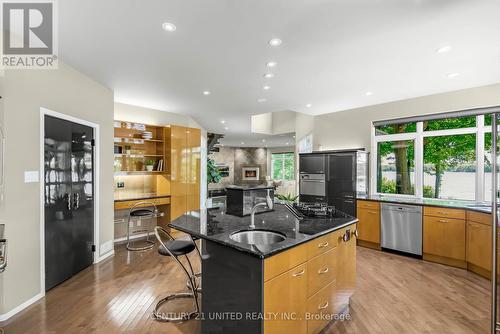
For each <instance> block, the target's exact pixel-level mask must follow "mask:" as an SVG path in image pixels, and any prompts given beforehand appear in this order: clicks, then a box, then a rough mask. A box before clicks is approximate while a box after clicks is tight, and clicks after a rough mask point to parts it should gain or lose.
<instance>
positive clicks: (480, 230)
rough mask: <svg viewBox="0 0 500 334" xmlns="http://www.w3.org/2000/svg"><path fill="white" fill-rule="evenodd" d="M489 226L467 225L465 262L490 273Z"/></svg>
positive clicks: (473, 223)
mask: <svg viewBox="0 0 500 334" xmlns="http://www.w3.org/2000/svg"><path fill="white" fill-rule="evenodd" d="M491 230H492V228H491V226H488V225H485V224H480V223H476V222H468V223H467V262H469V263H472V264H473V265H476V266H478V267H481V268H483V269H486V270H488V271H491V233H492V231H491Z"/></svg>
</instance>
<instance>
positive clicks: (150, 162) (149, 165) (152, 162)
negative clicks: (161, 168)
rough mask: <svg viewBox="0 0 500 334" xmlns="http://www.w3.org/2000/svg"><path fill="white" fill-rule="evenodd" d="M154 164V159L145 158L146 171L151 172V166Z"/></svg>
mask: <svg viewBox="0 0 500 334" xmlns="http://www.w3.org/2000/svg"><path fill="white" fill-rule="evenodd" d="M154 165H155V161H154V160H151V159H150V160H146V170H147V171H148V172H152V171H153V167H154Z"/></svg>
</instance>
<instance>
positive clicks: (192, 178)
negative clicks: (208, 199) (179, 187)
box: [186, 128, 201, 211]
mask: <svg viewBox="0 0 500 334" xmlns="http://www.w3.org/2000/svg"><path fill="white" fill-rule="evenodd" d="M186 141H187V146H186V153H187V164H186V168H187V180H186V181H187V183H186V187H187V194H186V195H187V210H188V211H191V210H199V209H200V177H201V167H200V166H201V152H200V150H201V130H200V129H193V128H188V129H186Z"/></svg>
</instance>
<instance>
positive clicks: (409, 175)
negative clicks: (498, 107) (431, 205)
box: [372, 115, 491, 201]
mask: <svg viewBox="0 0 500 334" xmlns="http://www.w3.org/2000/svg"><path fill="white" fill-rule="evenodd" d="M372 141H373V144H372V151H374V154H373V155H372V166H373V168H376V175H374V176H373V177H372V180H373V181H372V187H373V188H372V189H375V191H374V192H376V193H380V194H396V195H406V196H414V197H417V198H437V199H454V200H476V201H484V200H490V199H491V116H490V115H485V116H482V115H481V116H465V117H457V118H446V119H437V120H425V119H424V120H422V121H419V122H415V123H411V122H410V123H401V124H396V125H392V124H391V125H377V126H375V127H374V133H373V136H372Z"/></svg>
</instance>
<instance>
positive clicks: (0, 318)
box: [0, 293, 45, 321]
mask: <svg viewBox="0 0 500 334" xmlns="http://www.w3.org/2000/svg"><path fill="white" fill-rule="evenodd" d="M44 295H45V294H44V293H39V294H37V295H36V296H34V297H33V298H30V299H28V300H27V301H25V302H24V303H22V304H21V305H18V306H16V307H14V308H13V309H12V310H10V311H9V312H7V313H4V314H0V321H6V320H8V319H9V318H10V317H12V316H13V315H16V314H17V313H19V312H21V311H22V310H24V309H25V308H27V307H28V306H30V305H31V304H33V303H35V302H37V301H38V300H39V299H41V298H43V296H44Z"/></svg>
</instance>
